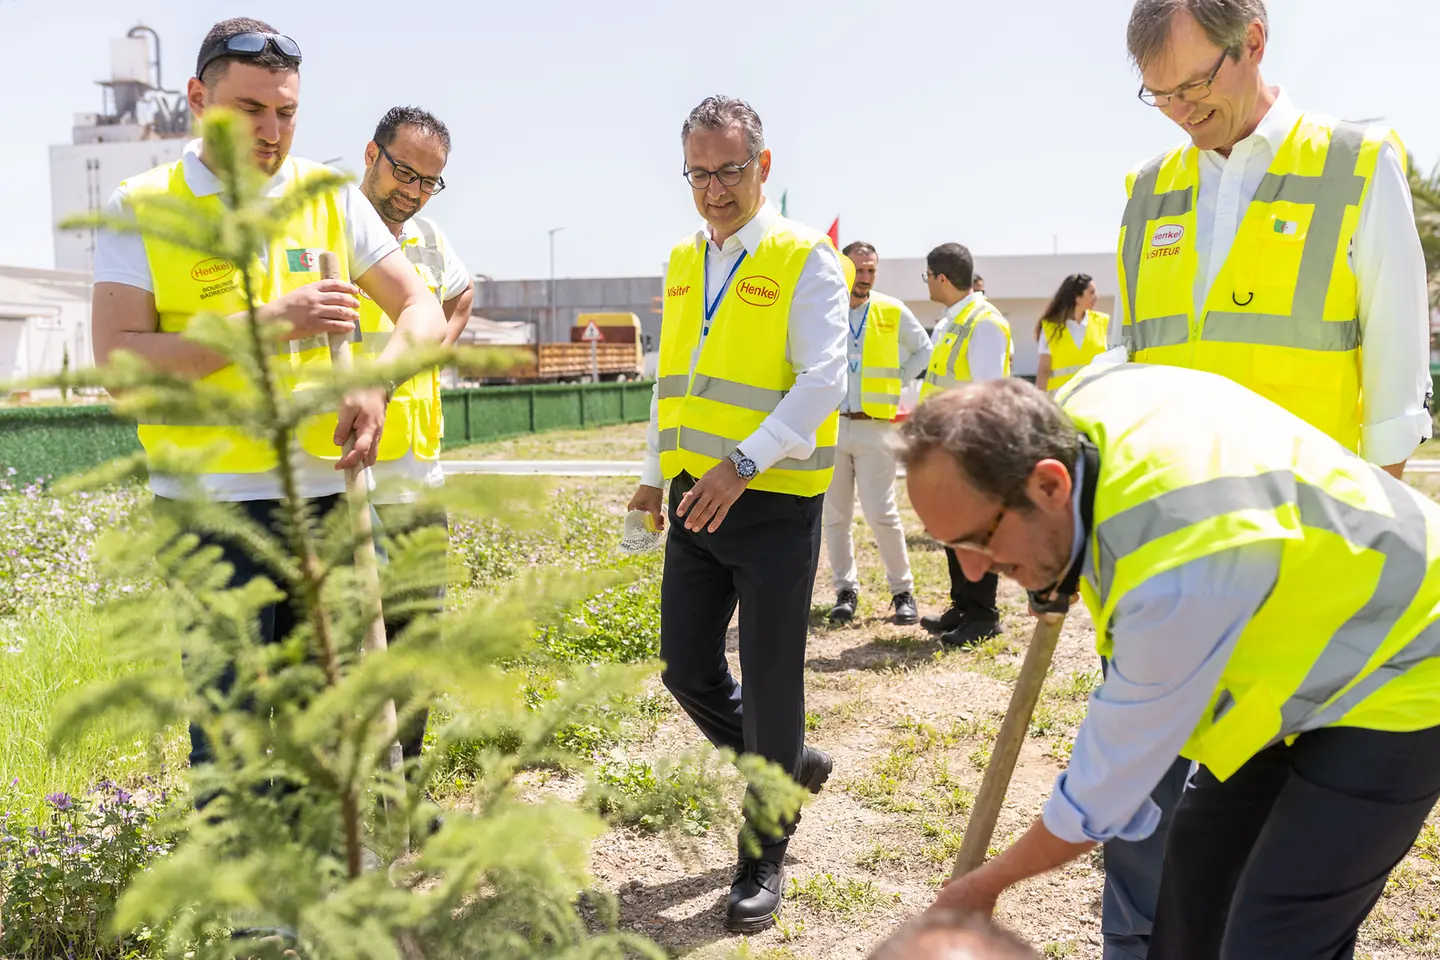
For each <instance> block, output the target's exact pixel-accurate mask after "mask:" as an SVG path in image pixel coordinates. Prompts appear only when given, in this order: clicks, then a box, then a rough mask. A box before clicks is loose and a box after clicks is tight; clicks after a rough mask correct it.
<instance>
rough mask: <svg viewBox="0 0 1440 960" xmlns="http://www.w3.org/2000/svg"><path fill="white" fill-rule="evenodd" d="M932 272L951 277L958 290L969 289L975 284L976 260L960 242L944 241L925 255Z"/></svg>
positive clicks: (926, 264) (928, 267)
mask: <svg viewBox="0 0 1440 960" xmlns="http://www.w3.org/2000/svg"><path fill="white" fill-rule="evenodd" d="M925 266H926V268H927V269H929V271H930V272H931V273H938V274H940V275H941V276H943V277H947V278H949V280H950V282H951V283H953V284H955V289H956V290H969V289H970V288H971V287H972V286H973V285H974V284H975V260H974V258H973V257H971V256H970V251H969V250H967V249H965V247H963V246H961V245H960V244H958V243H942V244H940V246H938V247H936V248H935V249H934V250H931V251H930V252H929V253H928V254H927V255H926V256H925Z"/></svg>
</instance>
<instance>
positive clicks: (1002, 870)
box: [970, 818, 1095, 896]
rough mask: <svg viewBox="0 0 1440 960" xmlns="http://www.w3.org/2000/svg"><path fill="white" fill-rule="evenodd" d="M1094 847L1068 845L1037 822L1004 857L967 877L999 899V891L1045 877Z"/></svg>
mask: <svg viewBox="0 0 1440 960" xmlns="http://www.w3.org/2000/svg"><path fill="white" fill-rule="evenodd" d="M1094 846H1095V844H1093V843H1070V842H1069V841H1067V840H1062V839H1060V838H1059V837H1057V836H1055V834H1053V833H1051V832H1050V831H1049V830H1048V829H1047V828H1046V826H1045V824H1044V822H1042V821H1041V820H1040V819H1038V818H1037V819H1036V820H1035V822H1034V823H1033V824H1031V825H1030V829H1029V830H1027V831H1025V835H1024V836H1022V837H1021V838H1020V839H1019V840H1017V841H1015V843H1014V844H1013V845H1012V846H1011V847H1010V848H1009V849H1008V850H1006V851H1005V852H1004V853H1002V854H1000V856H998V857H996V858H995V859H994V860H991V861H990V862H989V863H987V864H985V865H984V866H983V867H981V868H980V869H978V870H976V871H975V872H974V873H973V874H971V875H970V879H971V880H972V882H974V883H976V884H981V885H983V886H984V887H985V888H986V889H987V890H993V891H994V893H995V895H996V896H998V895H999V894H1000V893H1001V892H1002V891H1004V890H1006V889H1007V888H1009V887H1012V886H1014V885H1015V884H1017V883H1020V882H1021V881H1023V880H1029V879H1030V878H1031V877H1035V876H1039V875H1040V874H1042V873H1047V872H1049V871H1051V870H1054V869H1055V868H1057V867H1061V866H1063V865H1065V864H1067V863H1069V862H1070V861H1071V860H1074V859H1075V858H1077V857H1079V856H1081V855H1083V854H1085V853H1087V852H1088V851H1089V850H1091V849H1092V848H1094Z"/></svg>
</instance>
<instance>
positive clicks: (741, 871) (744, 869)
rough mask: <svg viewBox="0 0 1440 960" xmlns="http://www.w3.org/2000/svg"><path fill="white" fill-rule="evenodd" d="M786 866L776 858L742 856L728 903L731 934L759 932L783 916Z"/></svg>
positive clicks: (728, 922) (727, 925) (726, 912)
mask: <svg viewBox="0 0 1440 960" xmlns="http://www.w3.org/2000/svg"><path fill="white" fill-rule="evenodd" d="M784 884H785V868H784V867H783V866H781V865H780V864H779V863H776V862H775V861H774V860H752V859H750V858H748V857H746V858H742V859H741V861H740V863H739V865H737V866H736V867H735V882H734V883H732V884H731V885H730V900H729V902H728V903H727V904H726V905H725V929H726V930H729V931H730V932H731V933H759V932H760V931H761V930H768V929H770V927H772V926H774V925H775V919H776V918H777V917H778V916H780V898H781V893H782V891H783V890H784Z"/></svg>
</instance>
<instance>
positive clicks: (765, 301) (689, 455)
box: [657, 217, 839, 497]
mask: <svg viewBox="0 0 1440 960" xmlns="http://www.w3.org/2000/svg"><path fill="white" fill-rule="evenodd" d="M829 242H830V241H829V239H828V238H827V237H826V236H825V234H823V233H820V232H819V231H817V230H812V229H810V228H809V227H805V226H802V225H801V224H798V223H796V222H794V221H793V220H789V219H787V218H785V217H778V218H776V220H775V222H774V223H773V224H772V225H771V226H770V229H769V230H767V231H766V233H765V237H764V239H762V240H761V241H760V244H759V246H758V248H757V249H756V250H755V252H754V253H753V254H748V255H746V257H745V259H744V260H743V261H741V262H740V263H739V264H738V269H737V270H736V272H735V273H734V274H733V276H732V279H731V281H730V285H729V287H728V288H727V290H726V292H725V294H724V296H723V297H722V298H721V300H720V306H719V308H718V309H717V310H716V312H715V315H714V317H713V318H712V319H711V321H710V332H709V334H708V335H706V336H705V337H704V344H703V345H701V342H700V341H701V331H702V330H703V328H704V324H705V306H704V299H705V296H706V291H705V250H704V247H703V246H701V245H699V244H697V243H696V241H695V237H694V236H690V237H688V238H686V239H685V240H683V241H682V242H681V243H680V244H679V245H678V246H676V247H675V249H674V250H673V251H672V252H671V254H670V266H669V270H668V271H667V273H666V277H665V307H664V311H663V313H662V315H661V320H660V356H659V358H658V369H657V375H658V385H657V388H658V393H659V407H660V409H659V417H660V466H661V469H662V470H663V471H664V474H665V477H666V479H670V478H672V477H675V476H676V475H678V474H679V473H680V472H681V471H685V472H686V473H689V474H690V475H691V476H693V477H700V476H703V475H704V474H705V471H707V470H709V469H710V468H711V467H713V466H714V465H715V464H717V463H719V462H720V461H721V460H723V459H725V458H726V457H728V456H729V455H730V454H731V453H733V452H734V451H735V450H736V448H738V447H739V446H740V444H741V443H742V442H743V441H744V440H745V438H746V437H749V436H750V435H751V434H752V433H754V432H755V430H756V429H757V428H759V426H760V424H761V422H763V421H764V419H765V418H766V417H767V416H768V415H769V414H770V413H771V412H773V411H774V409H775V407H776V406H777V405H778V404H779V403H780V400H781V398H783V397H784V396H785V394H786V393H787V392H788V391H789V390H790V388H791V387H793V386H794V385H795V371H794V370H793V369H792V368H791V362H790V358H789V355H788V354H789V349H788V340H789V317H790V304H791V301H792V299H793V298H794V295H795V284H796V282H797V281H798V280H799V278H800V271H801V269H802V268H803V267H804V265H805V261H806V260H807V259H808V258H809V257H810V252H811V251H812V250H813V249H814V248H815V246H816V245H817V244H821V243H829ZM719 292H720V291H716V290H712V291H710V292H709V296H710V298H711V299H712V300H714V299H715V297H716V295H717V294H718V293H719ZM697 347H698V348H699V351H700V352H699V356H698V357H695V351H696V349H697ZM692 357H694V358H695V364H694V373H693V375H692V373H691V359H692ZM838 433H839V415H838V414H837V413H835V412H832V413H831V414H830V415H829V416H828V417H827V418H826V419H825V421H824V423H822V424H821V426H820V428H819V430H817V431H816V435H815V452H814V453H812V454H811V455H810V456H809V457H807V458H805V459H804V460H796V459H793V458H788V457H787V458H785V459H783V460H780V461H779V462H778V463H776V464H775V465H774V466H772V467H770V469H768V470H765V471H764V472H762V473H760V474H759V475H758V476H756V477H755V479H754V480H752V481H751V482H750V489H753V490H766V491H770V492H772V493H791V494H795V495H797V496H802V497H814V496H819V495H820V494H823V493H824V492H825V490H826V489H827V488H828V487H829V486H830V477H831V475H832V474H833V473H834V471H835V441H836V438H837V436H838Z"/></svg>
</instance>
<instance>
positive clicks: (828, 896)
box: [787, 873, 900, 917]
mask: <svg viewBox="0 0 1440 960" xmlns="http://www.w3.org/2000/svg"><path fill="white" fill-rule="evenodd" d="M787 896H788V898H789V899H790V900H793V901H798V902H800V903H805V904H808V905H809V906H811V907H814V908H815V909H817V910H820V911H822V912H824V913H830V914H835V915H838V916H843V917H862V916H865V915H866V914H869V913H874V912H876V911H878V910H883V909H885V908H886V907H889V906H892V905H894V904H896V903H899V902H900V895H899V894H898V893H886V892H885V891H884V890H880V889H879V888H877V887H876V886H875V882H874V881H873V880H856V879H854V878H853V877H840V878H836V876H835V875H834V874H831V873H817V874H812V875H811V876H808V877H806V878H805V879H804V880H801V879H799V878H793V879H791V881H790V889H789V890H788V891H787Z"/></svg>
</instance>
